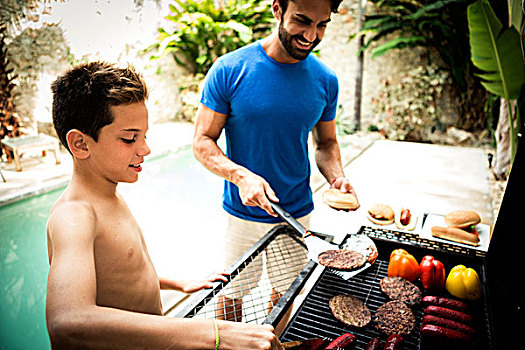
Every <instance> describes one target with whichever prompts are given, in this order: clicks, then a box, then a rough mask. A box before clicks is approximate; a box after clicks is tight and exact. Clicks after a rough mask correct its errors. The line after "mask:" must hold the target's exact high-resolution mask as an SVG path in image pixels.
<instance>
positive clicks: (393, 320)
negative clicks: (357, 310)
mask: <svg viewBox="0 0 525 350" xmlns="http://www.w3.org/2000/svg"><path fill="white" fill-rule="evenodd" d="M374 324H375V327H376V328H377V329H378V330H379V331H381V332H383V333H385V334H386V335H392V334H399V335H406V334H409V333H410V332H412V330H413V329H414V326H415V324H416V318H415V317H414V314H413V313H412V310H410V308H409V307H408V306H406V304H405V303H403V302H402V301H399V300H393V301H389V302H387V303H386V304H383V305H381V306H380V307H379V308H378V309H377V311H376V313H375V317H374Z"/></svg>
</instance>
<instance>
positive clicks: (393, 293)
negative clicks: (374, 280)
mask: <svg viewBox="0 0 525 350" xmlns="http://www.w3.org/2000/svg"><path fill="white" fill-rule="evenodd" d="M379 285H380V286H381V290H382V291H383V293H385V294H386V295H387V296H388V297H389V298H390V299H392V300H399V301H402V302H404V303H405V304H407V305H409V306H414V305H417V304H419V303H420V302H421V297H422V294H421V290H420V289H419V288H418V287H417V286H416V285H415V284H413V283H410V282H409V281H407V280H406V279H404V278H402V277H385V278H383V279H382V280H381V281H380V282H379Z"/></svg>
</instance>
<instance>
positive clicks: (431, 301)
mask: <svg viewBox="0 0 525 350" xmlns="http://www.w3.org/2000/svg"><path fill="white" fill-rule="evenodd" d="M422 302H423V304H424V305H436V306H442V307H446V308H448V309H454V310H458V311H463V312H464V311H467V310H468V305H467V304H465V303H464V302H462V301H459V300H454V299H449V298H444V297H436V296H432V295H427V296H424V297H423V299H422Z"/></svg>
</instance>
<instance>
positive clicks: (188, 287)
mask: <svg viewBox="0 0 525 350" xmlns="http://www.w3.org/2000/svg"><path fill="white" fill-rule="evenodd" d="M217 281H222V282H228V274H227V273H226V272H221V273H214V274H213V275H211V276H210V277H209V278H208V279H207V280H201V281H194V280H187V281H181V282H182V289H181V291H182V292H184V293H195V292H198V291H199V290H202V289H205V288H213V282H217Z"/></svg>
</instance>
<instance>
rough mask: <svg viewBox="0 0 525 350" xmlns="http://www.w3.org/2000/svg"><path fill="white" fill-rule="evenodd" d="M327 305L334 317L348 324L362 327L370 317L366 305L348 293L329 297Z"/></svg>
mask: <svg viewBox="0 0 525 350" xmlns="http://www.w3.org/2000/svg"><path fill="white" fill-rule="evenodd" d="M329 306H330V310H331V311H332V314H333V315H334V317H335V318H337V319H338V320H339V321H341V322H343V323H344V324H347V325H349V326H354V327H364V326H366V325H367V324H368V323H369V322H370V320H371V319H372V316H371V314H370V310H369V309H368V307H366V305H365V304H364V303H363V302H362V301H361V300H360V299H358V298H356V297H354V296H353V295H350V294H342V295H336V296H335V297H333V298H332V299H330V302H329Z"/></svg>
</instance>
